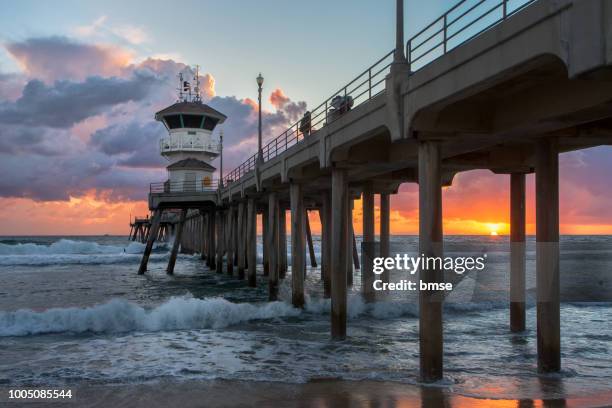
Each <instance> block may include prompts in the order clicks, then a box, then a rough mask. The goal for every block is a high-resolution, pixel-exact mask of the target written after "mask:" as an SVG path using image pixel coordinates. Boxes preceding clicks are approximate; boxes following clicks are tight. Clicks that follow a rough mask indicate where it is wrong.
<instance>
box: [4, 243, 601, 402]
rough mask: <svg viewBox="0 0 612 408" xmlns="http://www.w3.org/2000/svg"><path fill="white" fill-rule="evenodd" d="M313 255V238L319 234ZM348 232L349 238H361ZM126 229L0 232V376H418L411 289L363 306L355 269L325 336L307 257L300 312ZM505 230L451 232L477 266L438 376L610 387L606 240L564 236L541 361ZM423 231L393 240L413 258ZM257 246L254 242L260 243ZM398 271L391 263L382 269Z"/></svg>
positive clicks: (454, 314) (111, 379)
mask: <svg viewBox="0 0 612 408" xmlns="http://www.w3.org/2000/svg"><path fill="white" fill-rule="evenodd" d="M314 239H315V246H316V251H317V256H318V254H319V247H320V245H319V238H318V237H316V236H315V237H314ZM358 241H359V239H358ZM143 247H144V245H143V244H140V243H134V242H128V240H127V238H126V237H2V238H0V282H1V284H0V385H1V386H4V387H17V386H59V385H70V386H78V385H79V384H85V383H87V384H91V383H95V384H97V383H104V384H107V383H108V384H132V383H141V382H148V381H155V380H158V379H174V380H199V379H202V380H209V379H219V378H223V379H232V380H249V381H281V382H294V383H303V382H306V381H309V380H314V379H321V378H342V379H347V380H362V379H371V380H384V381H398V382H406V383H416V382H417V379H418V361H419V360H418V318H417V306H416V297H415V296H414V295H410V294H409V293H406V292H396V293H393V294H390V295H388V296H386V297H385V298H384V299H382V300H380V301H378V302H376V303H373V304H365V303H364V302H363V301H362V299H361V296H360V295H359V292H360V271H359V270H355V273H354V286H353V288H352V290H351V291H350V293H349V323H348V339H347V341H345V342H332V341H330V336H329V331H330V324H329V319H330V317H329V308H330V304H329V300H325V299H323V298H322V284H321V282H320V271H319V269H317V268H308V271H307V279H306V291H307V304H306V307H305V309H304V310H298V309H294V308H293V307H292V306H291V304H290V294H291V293H290V282H291V273H290V271H289V272H288V274H287V278H286V279H285V280H284V281H283V282H282V284H281V291H280V292H281V300H280V301H278V302H273V303H269V302H267V301H266V300H267V282H266V280H265V278H264V277H263V276H258V287H257V288H256V289H253V288H249V287H247V286H246V282H244V281H240V280H238V279H237V278H236V277H231V276H228V275H226V274H216V273H214V271H210V270H208V269H207V268H206V266H205V264H204V262H202V261H201V260H200V259H199V256H198V255H179V258H178V262H177V266H176V269H175V275H174V276H167V275H166V273H165V267H166V263H167V260H168V251H169V248H168V246H166V245H164V244H160V245H157V246H156V247H155V248H154V252H153V254H152V257H151V260H150V263H149V271H148V272H147V273H146V274H145V275H141V276H139V275H137V273H136V271H137V268H138V263H139V260H140V256H141V253H142V250H143ZM508 247H509V243H508V239H507V237H469V236H468V237H463V236H451V237H446V241H445V255H455V256H468V255H474V256H479V255H482V254H485V253H486V254H487V264H486V268H485V270H484V271H482V272H479V273H470V274H465V275H464V276H462V277H461V279H460V280H457V282H455V289H454V291H453V292H452V293H451V294H450V295H449V296H448V298H447V302H446V305H445V310H444V336H445V339H444V341H445V343H444V344H445V346H444V347H445V375H446V377H445V379H444V381H442V382H441V383H440V384H438V385H439V386H444V387H449V388H450V389H452V390H453V391H456V392H459V393H463V394H466V395H475V396H482V397H497V398H562V397H564V396H567V395H572V396H576V395H593V394H598V393H603V392H609V391H610V390H611V389H612V303H611V301H612V296H611V293H612V237H609V236H580V237H578V236H576V237H572V236H565V237H562V242H561V254H562V256H561V284H562V297H563V300H564V302H563V304H562V307H561V320H562V326H561V332H562V362H563V370H562V372H561V373H560V374H558V375H538V374H537V372H536V371H537V370H536V321H535V307H534V306H533V295H534V287H535V278H534V269H535V243H534V242H533V238H530V240H529V242H528V252H527V288H528V291H527V292H528V309H527V330H526V331H525V332H524V333H519V334H513V333H510V332H509V328H508V321H509V316H508V315H509V311H508V307H507V303H508V290H507V288H508V280H509V277H508V269H509V267H508ZM417 248H418V239H417V237H414V236H394V237H393V238H392V249H393V250H394V251H396V252H400V253H401V252H409V253H410V254H413V255H416V249H417ZM259 249H261V244H260V243H259ZM402 277H403V276H402V275H401V274H400V273H399V272H398V273H392V276H391V279H392V280H399V279H401V278H402Z"/></svg>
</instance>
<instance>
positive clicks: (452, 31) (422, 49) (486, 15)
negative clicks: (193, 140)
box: [223, 0, 537, 186]
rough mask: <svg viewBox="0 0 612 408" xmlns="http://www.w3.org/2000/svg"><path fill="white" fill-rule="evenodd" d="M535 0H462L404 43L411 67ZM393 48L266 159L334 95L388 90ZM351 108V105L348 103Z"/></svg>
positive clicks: (266, 150)
mask: <svg viewBox="0 0 612 408" xmlns="http://www.w3.org/2000/svg"><path fill="white" fill-rule="evenodd" d="M535 1H537V0H461V1H459V3H457V4H456V5H454V6H453V7H451V8H450V9H449V10H448V11H447V12H445V13H444V14H443V15H442V16H440V17H439V18H437V19H436V20H434V21H433V22H432V23H431V24H429V25H428V26H426V27H425V28H424V29H423V30H421V31H419V32H418V33H417V34H415V35H414V36H412V37H411V38H410V39H409V40H408V42H407V44H406V57H407V59H408V64H409V67H410V72H411V73H413V72H415V71H417V70H419V69H420V68H422V67H424V66H425V65H427V64H429V63H430V62H432V61H433V60H435V59H437V58H438V57H441V56H442V55H444V54H446V53H447V52H448V51H450V50H451V49H453V48H455V47H457V46H458V45H461V44H463V43H465V42H466V41H469V40H470V39H472V38H474V37H476V36H477V35H479V34H481V33H483V32H484V31H486V30H488V29H490V28H491V27H493V26H495V25H497V24H499V23H500V22H502V21H504V20H505V19H507V18H508V17H510V16H511V15H513V14H515V13H516V12H518V11H519V10H522V9H523V8H525V7H527V6H528V5H530V4H531V3H533V2H535ZM393 53H394V50H392V51H390V52H389V53H387V54H386V55H385V56H384V57H382V58H381V59H379V60H378V61H376V63H374V64H373V65H372V66H370V67H369V68H368V69H366V70H365V71H364V72H362V73H361V74H360V75H359V76H357V77H356V78H355V79H353V80H352V81H351V82H349V83H348V84H346V85H345V86H344V87H342V88H340V90H339V91H338V92H335V93H334V94H333V95H332V96H330V97H329V98H327V99H326V100H325V101H324V102H323V103H321V104H320V105H319V106H317V107H316V108H315V109H313V110H312V111H311V112H310V115H311V117H310V124H309V125H308V126H307V128H306V129H305V128H304V126H303V125H302V126H301V122H302V121H301V120H299V121H297V122H296V123H294V124H293V125H291V126H290V127H289V128H288V129H287V130H285V131H284V132H283V133H282V134H281V135H280V136H278V137H276V138H275V139H272V140H271V141H270V142H269V143H268V144H266V145H265V146H264V147H263V148H262V153H263V159H264V161H268V160H270V159H272V158H274V157H276V156H278V155H279V154H280V153H282V152H284V151H286V150H287V149H288V148H290V147H291V146H294V145H295V144H297V143H299V142H300V141H302V140H304V138H305V137H307V136H308V135H309V134H310V133H313V132H315V131H317V130H318V129H320V128H321V127H323V126H326V125H328V124H330V123H332V122H333V121H334V120H336V119H338V118H339V117H340V116H341V115H339V114H334V113H337V112H334V111H333V109H331V101H332V99H334V98H335V97H336V96H341V97H348V96H351V97H352V98H353V101H354V102H353V107H355V106H358V105H360V104H362V103H364V102H367V101H369V100H370V99H372V98H373V97H374V96H376V95H378V94H379V93H381V92H384V91H385V86H384V81H385V78H386V75H387V72H388V69H389V67H390V66H391V63H392V60H393ZM347 110H348V109H347ZM256 162H257V153H255V154H254V155H253V156H251V157H249V158H248V159H247V160H246V161H245V162H244V163H242V164H241V165H240V166H238V167H236V168H235V169H234V170H232V171H231V172H229V173H228V174H227V175H226V176H225V177H224V178H223V181H224V185H226V186H227V185H228V184H230V183H232V182H234V181H238V180H240V178H241V177H243V176H244V175H245V174H247V173H249V172H250V171H252V170H253V169H255V163H256Z"/></svg>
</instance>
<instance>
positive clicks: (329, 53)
mask: <svg viewBox="0 0 612 408" xmlns="http://www.w3.org/2000/svg"><path fill="white" fill-rule="evenodd" d="M452 4H454V1H447V0H430V1H427V2H423V1H416V0H406V2H405V14H406V21H405V32H406V37H407V38H408V37H409V36H410V35H411V34H413V33H415V32H417V31H419V30H420V29H421V28H422V27H424V26H426V25H427V24H428V23H429V22H430V21H432V20H433V19H434V18H436V17H437V16H438V15H440V14H441V13H442V12H443V10H445V9H447V8H448V7H450V6H451V5H452ZM394 12H395V1H393V0H384V1H383V0H380V1H378V0H377V1H373V0H339V1H335V2H328V1H318V0H314V1H310V2H308V3H302V2H288V1H281V0H262V1H259V2H253V1H246V0H244V1H238V0H237V1H231V2H229V1H227V2H220V1H197V2H196V1H182V2H180V4H179V5H169V3H168V2H162V1H146V2H145V1H130V2H125V1H122V2H119V1H115V0H107V1H104V2H102V1H88V2H82V1H54V2H42V1H28V0H26V1H20V2H12V3H11V4H10V5H4V6H3V12H2V13H1V14H0V171H1V172H2V173H3V174H4V176H3V177H1V178H0V235H38V234H45V235H48V234H52V235H66V234H75V235H80V234H127V232H128V231H129V227H128V222H129V219H130V217H133V216H134V215H139V216H142V215H144V214H146V213H147V211H148V209H147V204H146V195H147V192H148V184H149V183H151V182H156V181H163V180H165V178H166V174H165V163H164V160H163V159H162V158H161V157H160V156H159V152H158V140H159V138H160V136H162V135H163V134H164V132H165V130H164V127H163V126H162V125H161V124H159V123H157V122H155V121H154V120H153V114H154V112H156V111H157V110H159V109H161V108H164V107H165V106H168V105H170V104H172V103H173V102H174V101H175V99H176V95H175V91H174V88H175V87H176V75H177V73H178V72H179V71H181V70H183V69H184V68H185V67H186V66H188V65H189V66H193V65H195V64H199V65H200V66H201V74H202V84H203V93H204V98H205V101H206V103H208V104H210V105H211V106H213V107H215V108H216V109H218V110H220V111H221V112H223V113H225V114H226V115H227V116H228V120H227V121H226V123H225V124H224V137H225V156H224V166H225V168H226V169H232V168H233V167H235V166H236V165H238V164H240V163H241V162H242V161H243V160H245V159H246V158H247V157H249V156H250V155H251V154H253V153H254V151H255V148H256V131H257V116H256V103H255V102H254V101H255V100H256V98H257V86H256V83H255V77H256V76H257V74H258V73H259V72H261V73H262V74H263V76H264V78H265V82H264V98H263V99H264V101H263V109H264V115H263V123H264V138H265V139H268V138H270V139H271V138H273V137H275V136H277V135H278V134H280V133H281V132H282V131H283V130H284V128H285V127H286V126H287V125H289V124H290V123H292V122H294V121H295V120H297V119H298V118H299V117H300V116H301V113H302V112H303V111H304V110H305V109H307V108H308V107H311V106H316V105H318V104H319V103H320V102H321V101H322V100H324V99H325V98H327V97H329V96H330V94H331V93H332V92H333V91H335V90H336V89H338V88H340V87H341V86H342V85H343V84H344V83H346V82H348V81H350V80H351V79H352V78H353V77H354V76H356V75H357V74H359V73H360V72H361V71H362V70H363V69H365V68H367V67H368V66H369V65H371V64H372V63H373V62H375V61H376V60H378V59H379V58H380V57H381V56H382V55H384V54H386V53H387V52H388V51H390V50H391V49H392V48H393V45H394V39H395V37H394V22H395V15H394ZM610 153H612V151H611V149H610V148H607V147H600V148H594V149H589V150H585V151H581V152H574V153H568V154H563V155H561V159H560V160H561V167H560V173H561V190H560V197H561V200H560V211H561V217H560V218H561V232H562V233H566V234H592V233H597V234H603V233H612V192H611V191H610V189H609V188H608V180H607V178H606V174H611V172H612V164H611V163H610V160H608V157H610ZM527 197H528V205H527V208H528V217H527V223H528V228H527V229H528V232H529V233H533V232H534V211H533V208H534V202H533V176H529V177H528V194H527ZM508 198H509V177H508V176H503V175H493V174H492V173H490V172H488V171H474V172H467V173H462V174H459V175H458V176H457V177H456V178H455V180H454V183H453V186H452V187H450V188H446V189H445V190H444V192H443V200H444V219H445V224H444V229H445V233H449V234H461V233H464V234H473V233H476V234H489V233H492V232H497V233H499V234H505V233H507V232H508V214H509V200H508ZM391 203H392V209H393V212H392V224H391V229H392V232H394V233H417V232H418V205H417V204H418V194H417V188H416V186H415V185H410V184H405V185H403V186H402V187H401V188H400V194H397V195H394V196H393V197H392V199H391ZM360 219H361V206H360V203H359V202H358V203H357V204H356V206H355V213H354V223H355V229H356V231H358V232H359V231H360V230H361V222H360ZM317 224H318V222H317V219H316V217H315V216H314V215H313V229H314V230H315V231H318V230H319V226H318V225H317Z"/></svg>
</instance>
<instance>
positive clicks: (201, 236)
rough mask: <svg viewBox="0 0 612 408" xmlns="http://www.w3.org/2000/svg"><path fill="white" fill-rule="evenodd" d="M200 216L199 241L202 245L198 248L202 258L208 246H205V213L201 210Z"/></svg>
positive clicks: (206, 226) (204, 257)
mask: <svg viewBox="0 0 612 408" xmlns="http://www.w3.org/2000/svg"><path fill="white" fill-rule="evenodd" d="M200 216H201V217H202V223H201V224H200V227H201V228H200V241H201V243H202V247H201V248H200V257H201V258H202V259H206V254H207V251H208V248H207V247H206V231H208V225H207V220H206V213H205V212H204V211H203V210H200Z"/></svg>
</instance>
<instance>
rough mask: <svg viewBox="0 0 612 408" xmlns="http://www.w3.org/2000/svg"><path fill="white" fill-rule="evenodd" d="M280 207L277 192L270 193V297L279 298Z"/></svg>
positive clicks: (273, 299) (268, 245)
mask: <svg viewBox="0 0 612 408" xmlns="http://www.w3.org/2000/svg"><path fill="white" fill-rule="evenodd" d="M278 235H279V209H278V197H277V195H276V193H275V192H271V193H270V194H269V195H268V244H267V247H268V262H269V265H270V269H269V272H268V284H269V299H270V301H275V300H278V272H279V270H278V253H279V245H278V244H279V239H278V238H279V237H278Z"/></svg>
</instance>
